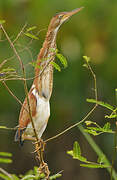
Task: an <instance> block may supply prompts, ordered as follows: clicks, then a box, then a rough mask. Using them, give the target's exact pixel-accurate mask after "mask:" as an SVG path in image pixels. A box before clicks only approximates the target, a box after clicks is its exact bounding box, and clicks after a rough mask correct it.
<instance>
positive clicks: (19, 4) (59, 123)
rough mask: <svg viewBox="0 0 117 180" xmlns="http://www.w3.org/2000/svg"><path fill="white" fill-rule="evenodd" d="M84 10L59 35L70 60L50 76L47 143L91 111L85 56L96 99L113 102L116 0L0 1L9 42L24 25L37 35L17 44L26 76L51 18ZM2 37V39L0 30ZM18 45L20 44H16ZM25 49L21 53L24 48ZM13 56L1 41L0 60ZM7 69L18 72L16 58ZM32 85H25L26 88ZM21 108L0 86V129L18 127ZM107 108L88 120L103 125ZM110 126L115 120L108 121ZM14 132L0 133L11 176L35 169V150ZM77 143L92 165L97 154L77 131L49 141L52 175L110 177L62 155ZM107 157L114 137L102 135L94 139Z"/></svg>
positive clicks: (16, 84) (16, 86) (16, 85)
mask: <svg viewBox="0 0 117 180" xmlns="http://www.w3.org/2000/svg"><path fill="white" fill-rule="evenodd" d="M81 6H84V7H85V8H84V9H83V10H82V11H81V12H79V14H77V15H75V16H73V17H72V18H71V19H70V20H69V21H68V22H67V23H65V24H64V25H63V26H62V27H61V30H60V31H59V34H58V38H57V46H58V49H59V50H60V52H61V53H63V54H64V55H65V56H66V57H67V59H68V64H69V66H68V68H67V69H63V70H62V72H61V73H60V72H57V71H56V70H55V72H54V87H53V94H52V98H51V117H50V119H49V123H48V127H47V129H46V131H45V133H44V135H43V139H47V138H49V137H51V136H54V135H55V134H57V133H59V132H61V131H62V130H64V129H65V128H67V127H69V126H70V125H72V124H74V123H76V122H78V121H80V120H81V119H82V118H83V117H84V116H85V115H86V113H87V112H88V111H89V109H90V108H91V107H92V106H91V105H90V104H88V103H86V98H87V97H88V98H89V97H94V96H93V95H94V92H93V91H92V87H93V81H92V77H91V75H90V73H89V72H88V71H87V70H86V69H85V68H84V67H83V66H82V65H83V63H84V62H83V58H82V56H83V55H87V56H90V57H91V63H92V66H93V68H94V71H95V73H96V75H97V85H98V95H99V99H100V100H103V101H105V102H108V103H110V104H115V94H114V90H115V88H117V84H116V82H117V81H116V78H117V22H116V19H117V1H114V0H113V1H110V0H95V1H94V0H88V1H87V0H79V1H77V0H72V1H71V0H45V1H44V0H0V19H5V20H6V23H5V24H4V27H5V29H6V31H7V32H8V34H9V36H10V38H11V40H14V39H15V37H16V35H17V33H19V32H20V31H21V28H22V27H23V26H24V24H25V23H28V25H27V27H31V26H37V30H38V31H40V33H39V35H38V37H39V41H38V40H34V41H33V42H32V44H31V45H30V46H28V43H29V41H30V39H29V38H28V37H25V36H24V35H23V37H21V38H20V39H19V41H18V42H17V46H16V47H17V50H18V51H19V54H20V56H21V58H22V61H23V63H24V64H25V68H26V71H27V77H32V76H33V68H32V67H31V66H30V65H29V62H30V61H32V60H36V58H37V54H38V53H39V50H40V48H41V46H42V43H43V41H44V38H45V34H46V31H47V27H48V24H49V21H50V19H51V18H52V16H53V15H54V14H55V13H57V12H61V11H70V10H72V9H75V8H78V7H81ZM0 38H1V39H5V37H4V36H3V34H2V32H1V31H0ZM18 44H19V45H20V46H19V45H18ZM25 46H26V47H28V50H27V49H25V50H24V51H21V50H22V49H23V48H24V47H25ZM12 56H13V52H12V50H11V48H10V47H9V44H8V42H7V41H0V62H2V61H3V60H4V59H7V58H9V57H12ZM6 66H7V67H15V68H16V69H17V72H18V73H20V66H19V63H18V61H17V59H16V58H13V59H11V60H9V61H8V63H7V64H6ZM31 83H32V81H28V87H29V88H30V85H31ZM7 85H8V86H9V87H10V88H11V89H12V91H13V92H14V93H15V95H16V96H17V97H19V99H21V100H22V101H23V99H24V89H23V83H22V82H21V81H9V82H7ZM19 111H20V105H19V104H18V103H17V102H16V101H15V99H13V97H11V96H10V95H9V93H8V92H7V91H6V89H5V88H4V87H3V85H2V84H0V125H6V126H8V127H15V126H16V125H17V124H18V116H19ZM107 113H108V112H106V110H105V109H103V108H100V107H98V108H97V110H96V111H95V112H94V113H93V115H92V116H91V117H90V118H89V119H88V120H94V121H97V123H99V124H100V125H104V124H105V123H106V120H105V119H104V115H105V114H107ZM112 123H113V124H114V122H112ZM14 134H15V132H14V131H6V130H0V151H9V152H12V153H13V164H10V165H7V166H6V165H5V166H3V167H5V168H6V169H7V170H8V171H9V172H10V173H17V174H21V173H24V172H26V171H27V170H29V169H31V168H33V166H34V165H36V160H35V158H34V154H32V153H31V152H32V151H33V146H32V144H31V143H30V142H25V144H24V146H23V147H22V148H21V147H19V145H18V144H17V143H15V142H14ZM75 140H78V141H79V143H80V145H81V148H82V151H83V154H84V156H86V157H88V160H92V161H96V160H97V156H96V154H95V153H94V152H93V150H92V149H91V148H90V146H89V145H88V143H87V142H86V140H85V139H84V137H83V135H82V134H81V133H80V132H79V130H78V128H77V127H76V128H74V129H72V130H70V131H69V132H68V133H66V134H64V135H63V136H61V137H59V138H57V139H55V140H53V141H51V142H48V143H47V146H46V153H45V159H46V161H47V162H48V165H49V168H50V171H51V173H56V172H59V171H61V170H64V172H63V176H62V178H61V179H64V180H65V179H74V180H76V179H84V180H85V179H87V180H89V179H90V180H92V179H94V178H95V180H99V179H103V180H104V179H106V180H107V179H109V175H108V172H107V171H106V170H104V169H98V170H96V169H85V168H81V167H80V166H79V162H78V161H76V160H73V159H72V158H71V157H69V156H68V155H67V154H66V151H67V150H70V149H72V145H73V142H74V141H75ZM94 140H95V141H96V142H97V143H98V144H99V145H100V147H101V148H102V150H103V151H104V152H105V153H106V155H107V157H108V158H109V159H110V160H111V158H112V150H113V136H111V135H106V134H104V135H100V136H99V137H96V138H94Z"/></svg>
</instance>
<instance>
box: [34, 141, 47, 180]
mask: <svg viewBox="0 0 117 180" xmlns="http://www.w3.org/2000/svg"><path fill="white" fill-rule="evenodd" d="M34 144H35V151H34V153H37V159H38V160H39V162H40V166H39V173H40V174H42V173H44V174H45V176H46V179H47V180H48V179H49V175H50V171H49V168H48V165H47V163H45V162H44V159H43V153H44V149H45V145H46V144H45V142H44V141H43V140H42V139H39V141H35V143H34Z"/></svg>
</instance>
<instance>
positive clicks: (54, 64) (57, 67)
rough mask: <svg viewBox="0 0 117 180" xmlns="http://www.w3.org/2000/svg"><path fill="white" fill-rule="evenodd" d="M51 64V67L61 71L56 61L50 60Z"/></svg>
mask: <svg viewBox="0 0 117 180" xmlns="http://www.w3.org/2000/svg"><path fill="white" fill-rule="evenodd" d="M50 63H51V64H52V65H53V67H54V68H55V69H56V70H58V71H59V72H60V71H61V68H60V66H59V65H58V64H57V63H55V62H50Z"/></svg>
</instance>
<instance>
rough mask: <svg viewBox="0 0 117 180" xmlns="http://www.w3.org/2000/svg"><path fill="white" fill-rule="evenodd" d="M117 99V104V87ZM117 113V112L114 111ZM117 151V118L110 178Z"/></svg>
mask: <svg viewBox="0 0 117 180" xmlns="http://www.w3.org/2000/svg"><path fill="white" fill-rule="evenodd" d="M115 99H116V105H117V89H115ZM114 113H115V114H116V115H117V112H116V111H115V112H114ZM116 153H117V118H116V119H115V134H114V150H113V158H112V166H111V173H110V179H111V180H112V179H113V168H114V162H115V159H116Z"/></svg>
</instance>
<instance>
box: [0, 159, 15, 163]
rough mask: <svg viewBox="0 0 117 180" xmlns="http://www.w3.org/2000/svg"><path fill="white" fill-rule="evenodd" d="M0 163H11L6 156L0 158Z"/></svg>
mask: <svg viewBox="0 0 117 180" xmlns="http://www.w3.org/2000/svg"><path fill="white" fill-rule="evenodd" d="M0 163H12V160H11V159H7V158H0Z"/></svg>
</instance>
